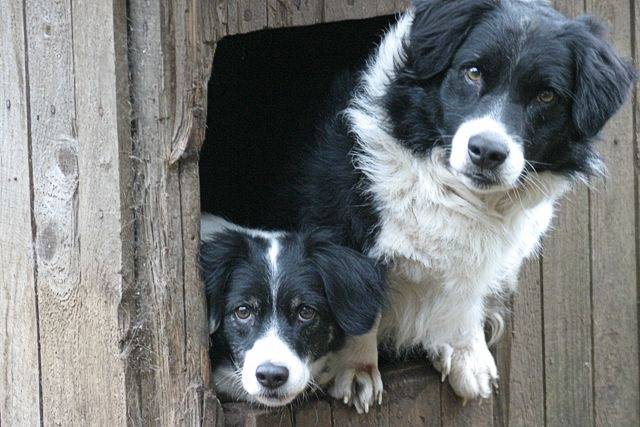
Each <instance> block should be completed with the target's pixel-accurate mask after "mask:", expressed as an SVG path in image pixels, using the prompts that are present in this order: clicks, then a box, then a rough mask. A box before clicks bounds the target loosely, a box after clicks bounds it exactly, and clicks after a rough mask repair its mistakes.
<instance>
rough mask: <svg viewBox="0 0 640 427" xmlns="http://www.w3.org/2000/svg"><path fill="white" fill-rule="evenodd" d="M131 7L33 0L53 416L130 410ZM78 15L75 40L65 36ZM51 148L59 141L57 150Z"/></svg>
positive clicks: (121, 414)
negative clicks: (125, 346)
mask: <svg viewBox="0 0 640 427" xmlns="http://www.w3.org/2000/svg"><path fill="white" fill-rule="evenodd" d="M43 6H44V7H43ZM125 10H126V8H125V2H124V1H117V2H111V1H105V2H100V3H98V4H86V3H78V4H74V5H73V8H71V7H70V4H69V3H67V2H62V3H58V4H57V5H50V4H47V5H44V4H40V3H38V4H36V2H28V3H27V16H28V21H27V22H28V23H29V24H28V25H29V33H28V35H29V40H28V43H29V52H30V54H32V55H33V60H34V62H33V63H30V72H33V74H34V82H33V83H34V84H35V86H34V87H32V88H31V89H32V95H33V97H34V99H33V106H32V110H31V123H32V126H33V129H34V138H36V139H34V141H37V142H38V143H39V144H43V146H40V147H38V148H37V149H36V150H35V151H34V159H33V160H34V162H35V163H34V166H35V165H38V166H43V167H44V169H45V170H44V171H38V173H40V172H44V173H43V174H42V175H38V181H37V182H36V183H35V188H34V195H35V196H36V197H37V198H35V200H34V203H36V204H35V211H36V214H35V218H36V222H38V221H44V223H42V224H40V223H37V224H36V225H37V226H38V233H37V236H38V237H37V244H38V249H37V253H38V262H39V263H40V262H42V264H43V278H44V279H45V280H46V281H45V282H43V285H42V287H40V288H39V290H40V293H39V297H40V298H39V307H40V311H39V312H40V323H41V326H42V334H41V338H42V344H41V349H42V377H43V381H42V395H43V419H44V422H45V423H47V424H109V425H111V424H124V423H125V422H126V407H125V406H126V405H125V401H126V399H125V397H126V387H125V371H126V362H127V358H126V355H123V354H121V351H122V348H121V345H120V344H121V340H122V339H123V337H124V335H125V334H126V332H127V331H128V325H127V324H126V313H125V312H123V309H126V306H125V305H123V303H122V295H123V292H125V291H126V289H127V284H128V283H130V280H131V276H130V275H131V273H132V271H133V265H132V264H131V261H130V260H131V259H132V257H131V256H130V253H129V251H128V249H127V247H126V244H125V242H128V241H130V240H131V239H132V237H133V235H132V233H131V232H130V231H131V229H130V228H127V222H128V221H129V214H128V206H127V203H126V201H125V200H124V199H125V197H124V191H123V190H124V188H126V187H128V186H129V182H128V180H127V174H128V170H129V166H128V165H129V164H128V162H129V153H130V149H129V145H130V130H129V121H130V115H129V111H128V108H127V100H128V96H129V94H128V85H127V82H128V79H127V75H128V73H127V61H126V58H127V55H126V28H127V27H126V16H125ZM39 14H42V15H43V16H38V15H39ZM69 26H70V27H72V28H73V29H74V30H73V38H72V39H71V40H73V46H71V45H69V44H68V40H65V38H66V37H69V36H70V35H69V34H68V33H67V31H68V28H65V27H69ZM70 55H73V56H70ZM57 61H59V62H57ZM39 66H41V67H43V69H42V70H40V69H37V67H39ZM56 66H58V67H60V68H55V67H56ZM50 67H51V68H50ZM46 72H49V73H50V74H49V75H48V76H46V75H45V73H46ZM69 75H71V76H75V80H74V81H73V82H72V83H71V82H69V80H67V79H68V78H69V77H68V76H69ZM54 76H55V77H54ZM60 76H62V77H60ZM47 77H48V78H49V79H52V81H51V82H50V83H49V81H48V80H47ZM60 79H63V80H60ZM56 83H59V84H60V85H62V88H61V89H60V90H58V88H56V87H55V86H54V84H56ZM37 90H43V91H44V92H45V96H44V97H40V94H38V96H36V94H35V92H36V91H37ZM68 91H70V92H71V94H73V93H75V103H76V108H73V95H72V97H71V99H70V98H69V97H68V96H69V92H68ZM46 95H50V96H51V98H50V99H49V98H48V97H46ZM68 109H69V110H68ZM54 116H57V117H54ZM41 120H42V123H43V124H39V122H40V121H41ZM41 149H51V150H52V151H51V152H49V156H51V157H52V158H51V159H46V158H44V157H45V156H46V154H45V153H44V151H40V150H41ZM46 161H49V163H46V165H45V162H46ZM47 174H48V175H47ZM50 180H53V181H55V180H59V186H57V187H56V186H49V182H50ZM54 191H57V194H51V193H52V192H54ZM73 193H77V195H74V194H73ZM98 195H99V196H98ZM97 196H98V197H97ZM38 197H39V198H38ZM56 197H57V198H56ZM74 199H75V200H74ZM70 200H71V201H70ZM49 203H51V205H50V204H49ZM67 203H68V204H67ZM49 209H51V210H52V211H56V212H55V213H52V214H51V215H48V210H49ZM63 215H69V216H70V218H68V217H66V216H64V217H63ZM76 230H77V231H76ZM78 248H81V250H79V251H78ZM57 263H62V264H57Z"/></svg>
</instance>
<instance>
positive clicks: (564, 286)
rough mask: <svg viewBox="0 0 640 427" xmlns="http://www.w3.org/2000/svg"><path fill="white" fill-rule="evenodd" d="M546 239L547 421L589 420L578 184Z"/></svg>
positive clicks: (584, 239)
mask: <svg viewBox="0 0 640 427" xmlns="http://www.w3.org/2000/svg"><path fill="white" fill-rule="evenodd" d="M555 229H556V230H555V231H554V232H552V233H551V234H550V236H548V238H547V239H545V247H544V258H543V264H542V265H543V269H542V271H543V272H542V277H543V281H544V282H543V307H544V317H543V319H544V349H545V384H546V388H545V393H546V395H545V397H546V411H547V421H548V422H549V423H550V424H551V425H559V424H563V423H568V422H576V423H577V424H578V425H588V424H591V421H592V413H593V411H592V405H593V404H592V398H591V395H592V393H591V383H592V381H591V345H592V342H591V301H590V290H589V282H590V273H589V271H590V269H589V203H588V193H587V191H586V189H584V188H580V189H578V190H577V191H576V193H575V194H572V195H571V196H570V198H569V199H568V200H567V201H566V202H565V203H564V204H563V206H562V208H561V209H560V212H559V213H558V217H557V218H556V220H555Z"/></svg>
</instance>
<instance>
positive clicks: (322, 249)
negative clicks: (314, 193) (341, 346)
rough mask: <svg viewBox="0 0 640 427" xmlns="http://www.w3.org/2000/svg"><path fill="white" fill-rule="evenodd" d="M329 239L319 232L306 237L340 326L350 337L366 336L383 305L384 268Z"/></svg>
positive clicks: (326, 235)
mask: <svg viewBox="0 0 640 427" xmlns="http://www.w3.org/2000/svg"><path fill="white" fill-rule="evenodd" d="M329 239H330V238H329V235H328V234H326V233H324V232H320V231H315V232H313V233H311V234H309V235H307V241H306V247H307V251H308V254H309V256H310V258H311V262H312V264H313V266H314V269H315V270H316V271H317V272H318V274H319V275H320V278H321V280H322V282H323V285H324V288H325V293H326V295H327V300H328V302H329V307H330V308H331V311H332V312H333V315H334V316H335V318H336V321H337V322H338V325H339V326H340V327H341V328H342V329H343V330H344V331H345V332H346V333H347V334H348V335H362V334H365V333H367V332H369V331H370V330H371V329H372V328H373V326H374V324H375V322H376V319H377V317H378V315H379V314H380V311H381V309H382V304H383V302H384V297H385V291H386V282H385V279H384V274H383V271H382V268H381V267H380V266H378V265H377V264H376V262H375V261H374V260H373V259H371V258H368V257H366V256H364V255H362V254H361V253H359V252H357V251H355V250H353V249H350V248H347V247H345V246H341V245H338V244H335V243H332V242H330V241H329Z"/></svg>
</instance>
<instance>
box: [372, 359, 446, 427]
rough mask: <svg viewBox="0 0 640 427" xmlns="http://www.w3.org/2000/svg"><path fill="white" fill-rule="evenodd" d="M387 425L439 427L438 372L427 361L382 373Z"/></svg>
mask: <svg viewBox="0 0 640 427" xmlns="http://www.w3.org/2000/svg"><path fill="white" fill-rule="evenodd" d="M384 381H385V386H386V395H385V398H386V401H385V406H386V408H387V412H388V420H389V425H390V426H401V425H408V426H439V425H440V424H441V419H440V374H438V373H437V372H436V371H435V370H434V369H433V368H431V367H430V366H428V363H427V362H426V361H425V362H422V363H420V362H419V363H418V364H408V365H407V366H403V367H398V368H396V369H393V370H387V371H386V372H385V373H384Z"/></svg>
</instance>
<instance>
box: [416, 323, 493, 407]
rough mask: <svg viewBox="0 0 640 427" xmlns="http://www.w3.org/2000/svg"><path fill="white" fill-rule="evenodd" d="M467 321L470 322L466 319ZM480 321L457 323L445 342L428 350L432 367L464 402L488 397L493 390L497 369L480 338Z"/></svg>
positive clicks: (482, 339) (481, 325) (482, 336)
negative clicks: (447, 380)
mask: <svg viewBox="0 0 640 427" xmlns="http://www.w3.org/2000/svg"><path fill="white" fill-rule="evenodd" d="M467 320H470V319H468V318H467ZM482 322H483V321H482V319H478V320H477V321H476V322H475V323H471V324H467V325H464V324H458V325H456V327H455V328H451V333H452V334H453V335H452V336H451V337H450V338H449V339H447V340H446V341H445V342H441V343H440V344H438V345H435V346H431V347H430V348H428V350H429V353H430V354H431V359H432V362H433V365H434V367H435V368H436V369H438V370H439V371H440V372H441V373H442V380H443V381H444V380H445V378H447V377H448V378H449V384H451V388H453V391H454V392H455V393H456V394H457V395H458V396H460V397H462V398H463V399H464V400H465V402H466V401H467V400H472V399H476V398H489V397H490V396H491V392H492V389H493V388H497V384H498V382H497V381H498V369H497V368H496V363H495V361H494V359H493V355H492V354H491V352H490V351H489V347H488V346H487V342H486V341H485V337H484V329H483V323H482Z"/></svg>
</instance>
